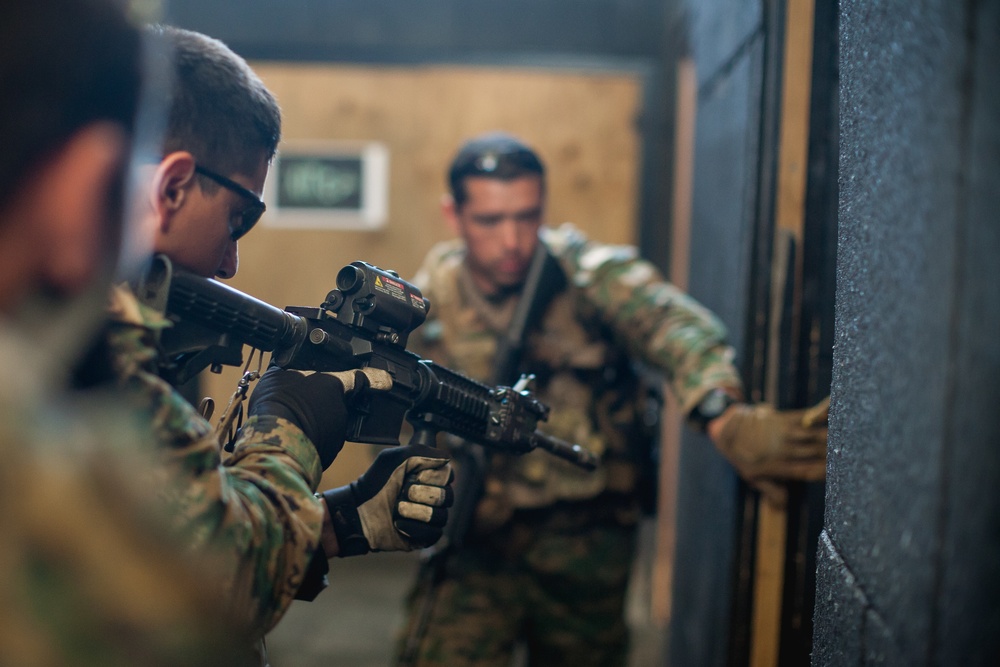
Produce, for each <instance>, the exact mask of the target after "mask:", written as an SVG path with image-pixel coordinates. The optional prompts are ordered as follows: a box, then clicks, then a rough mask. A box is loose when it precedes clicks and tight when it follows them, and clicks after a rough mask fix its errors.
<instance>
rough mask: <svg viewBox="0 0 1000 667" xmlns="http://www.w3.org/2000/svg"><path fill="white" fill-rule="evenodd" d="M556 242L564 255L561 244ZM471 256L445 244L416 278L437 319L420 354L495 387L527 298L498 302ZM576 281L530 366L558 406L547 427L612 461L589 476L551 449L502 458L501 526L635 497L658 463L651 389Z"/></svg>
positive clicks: (493, 479)
mask: <svg viewBox="0 0 1000 667" xmlns="http://www.w3.org/2000/svg"><path fill="white" fill-rule="evenodd" d="M549 246H550V249H551V250H552V251H553V254H554V255H555V256H556V257H557V259H561V258H560V257H559V254H560V247H559V245H558V243H552V242H550V243H549ZM463 258H464V250H463V248H462V246H461V244H450V245H448V246H446V247H439V248H438V249H436V252H432V255H429V256H428V261H427V262H426V263H425V264H424V267H423V268H422V270H421V273H420V274H419V275H418V276H417V278H416V281H415V282H417V284H418V285H419V286H420V287H421V289H423V290H424V295H425V296H427V297H428V299H430V301H431V309H430V317H429V320H428V322H426V323H425V324H424V325H423V326H422V327H421V328H420V329H418V330H417V331H416V332H415V336H416V338H415V339H414V340H413V343H414V344H415V347H416V348H417V349H418V351H419V352H420V354H422V355H425V356H427V357H430V358H432V359H435V360H436V361H439V362H440V363H443V364H445V365H447V366H451V367H453V368H456V369H458V370H461V371H462V372H464V373H466V374H467V375H469V376H471V377H474V378H476V379H478V380H482V381H488V380H489V379H490V376H491V374H492V368H493V363H494V356H495V354H496V349H497V339H498V337H499V336H500V335H501V334H502V333H503V332H504V331H505V328H506V326H507V323H508V322H509V319H510V316H511V314H512V312H513V308H514V305H515V303H514V302H513V301H512V300H513V299H516V298H517V297H516V296H515V297H511V299H508V301H507V302H505V303H502V304H492V303H490V302H489V301H488V300H487V299H486V298H484V297H483V296H482V295H481V294H479V293H478V292H477V291H476V288H475V287H474V286H473V284H472V281H471V277H470V275H469V273H468V270H467V269H466V268H465V264H464V262H463ZM561 263H562V262H561ZM569 282H570V284H569V285H568V286H567V288H566V289H564V290H563V291H562V292H560V293H559V294H558V295H556V296H555V297H554V298H553V299H552V301H551V302H550V304H549V306H548V308H547V309H546V311H545V313H544V315H543V317H542V319H541V322H540V326H537V327H535V329H534V330H532V331H531V332H530V333H529V334H528V336H527V341H526V343H527V344H526V345H525V352H524V355H523V360H522V369H521V370H522V372H527V373H533V374H534V375H535V376H536V390H537V393H538V396H539V398H540V399H541V400H542V401H543V402H545V403H546V404H547V405H548V406H549V407H550V408H551V414H550V417H549V420H548V422H546V423H544V424H541V425H540V426H541V428H542V429H543V430H544V431H545V432H547V433H549V434H551V435H554V436H556V437H559V438H562V439H564V440H567V441H569V442H574V443H578V444H579V445H581V446H582V447H585V448H586V449H588V450H590V451H591V452H594V453H595V454H597V455H598V456H599V457H600V458H601V461H602V463H601V466H600V467H599V468H598V469H597V470H596V471H594V472H587V471H583V470H580V469H579V468H577V467H575V466H573V465H571V464H569V463H566V462H564V461H561V460H559V459H556V458H554V457H552V456H551V455H549V454H547V453H545V452H541V451H535V452H532V453H530V454H527V455H524V456H510V457H508V456H496V457H494V459H493V465H492V466H491V474H490V478H489V479H488V480H487V483H486V488H485V496H486V497H485V499H484V503H482V505H490V506H493V505H495V506H496V513H497V516H494V517H492V518H493V519H494V520H498V521H501V522H502V519H503V515H504V514H505V513H509V512H510V511H512V510H513V509H525V508H538V507H545V506H548V505H551V504H553V503H555V502H557V501H567V500H568V501H575V500H585V499H589V498H594V497H596V496H598V495H600V494H601V493H603V492H606V491H608V492H614V493H619V494H625V495H628V494H632V493H634V491H635V488H636V480H637V473H638V464H639V462H640V461H645V460H648V453H649V448H650V446H651V437H652V433H651V430H652V429H650V427H649V425H648V420H647V419H646V414H645V403H644V399H645V395H644V392H643V383H642V382H640V380H639V377H638V376H637V374H636V373H635V372H634V371H633V369H632V366H631V363H630V360H629V358H628V356H627V355H626V354H625V352H624V350H623V349H622V348H621V347H620V346H618V345H616V344H615V342H614V338H613V335H612V333H611V331H610V330H609V329H608V328H607V327H606V326H604V325H602V324H601V322H600V318H599V317H598V316H597V315H596V314H595V313H587V312H584V310H585V308H584V306H583V305H582V301H581V300H580V299H579V298H578V294H577V290H576V288H575V287H574V285H573V284H572V281H569ZM480 514H482V507H481V509H480ZM479 518H480V519H482V517H481V516H480V517H479Z"/></svg>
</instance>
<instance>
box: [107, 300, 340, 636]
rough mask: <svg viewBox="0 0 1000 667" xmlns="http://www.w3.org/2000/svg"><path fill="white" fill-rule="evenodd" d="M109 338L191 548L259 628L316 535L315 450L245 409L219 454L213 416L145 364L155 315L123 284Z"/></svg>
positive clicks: (293, 582) (290, 429) (292, 586)
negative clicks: (234, 435) (146, 418)
mask: <svg viewBox="0 0 1000 667" xmlns="http://www.w3.org/2000/svg"><path fill="white" fill-rule="evenodd" d="M111 312H112V317H113V319H114V320H115V324H114V325H113V327H112V329H111V331H110V334H109V340H110V345H111V349H112V355H113V359H114V365H115V367H116V368H115V370H116V371H117V374H118V376H119V377H120V378H121V380H122V382H123V384H124V385H125V386H126V387H127V389H128V390H129V391H130V392H131V393H132V394H133V396H136V397H138V398H137V400H138V401H139V402H140V403H141V404H142V405H143V406H144V407H145V408H146V409H147V410H150V411H152V414H153V428H154V431H155V433H156V438H155V440H154V441H155V442H156V444H157V450H158V453H159V454H160V455H161V456H160V460H161V462H162V463H163V465H162V466H161V468H160V472H161V475H162V481H161V484H160V485H159V486H158V488H160V489H164V490H169V492H167V493H165V494H164V499H165V500H166V501H167V502H168V503H169V507H170V513H171V515H172V516H173V517H174V519H175V523H176V524H177V527H178V528H179V529H180V530H181V531H183V533H184V535H185V537H186V539H187V540H188V541H189V543H190V545H191V548H192V551H193V552H195V553H198V554H200V555H201V556H202V557H207V558H208V559H210V560H212V561H215V563H214V564H215V567H216V569H218V570H219V571H221V572H224V573H226V574H225V581H224V583H225V585H226V587H227V589H228V590H229V591H230V592H231V606H232V609H233V612H234V613H237V614H239V615H240V616H241V617H245V618H246V620H247V621H248V622H250V623H251V624H252V625H253V627H254V628H255V629H256V630H257V632H259V633H260V634H261V635H262V634H263V633H265V632H266V631H268V630H269V629H271V628H272V627H273V626H274V624H275V623H277V622H278V620H279V619H280V618H281V616H282V614H283V613H284V612H285V610H286V609H287V608H288V606H289V604H290V603H291V601H292V599H293V598H294V596H295V593H296V591H297V590H298V589H299V586H300V585H301V583H302V578H303V575H304V573H305V571H306V568H307V566H308V564H309V561H310V559H311V557H312V555H313V553H314V552H315V551H316V548H317V546H318V544H319V536H320V532H321V528H322V520H323V507H322V504H321V501H320V500H319V499H318V498H316V496H315V495H314V493H315V490H316V488H317V486H318V485H319V482H320V478H321V475H322V469H321V467H320V461H319V456H318V454H317V453H316V450H315V448H314V447H313V446H312V444H311V443H310V442H309V440H308V439H307V438H306V437H305V435H303V433H302V431H301V430H300V429H299V428H298V427H297V426H294V425H292V424H291V423H289V422H287V421H285V420H284V419H278V418H273V417H251V418H250V419H249V420H247V422H246V423H245V424H244V425H243V428H242V429H241V431H240V435H239V438H238V439H237V441H236V445H235V449H234V451H233V453H232V455H231V456H229V457H228V458H227V459H226V460H225V461H223V460H222V453H221V450H220V445H219V441H218V439H217V438H216V436H215V434H214V430H213V428H212V426H211V425H210V424H209V423H208V421H206V420H205V419H204V418H203V417H202V416H201V415H200V414H198V413H197V411H196V410H195V409H194V407H193V406H191V405H190V404H189V403H188V402H187V401H186V400H184V399H183V398H182V397H181V396H180V394H178V393H177V392H176V391H175V390H174V389H173V387H171V386H170V385H169V384H168V383H166V382H164V381H163V380H162V379H161V378H159V377H158V376H157V375H156V373H155V372H154V371H153V368H152V365H153V364H154V363H155V361H156V358H157V352H156V349H155V347H153V340H154V334H155V332H156V330H157V329H159V328H162V327H164V326H169V322H167V321H166V320H165V319H164V318H163V317H162V315H160V314H159V313H156V312H154V311H152V310H150V309H149V308H146V307H144V306H142V305H140V304H139V303H138V302H137V301H136V300H135V298H134V296H133V295H132V294H131V292H130V291H128V290H127V289H126V288H116V290H115V291H114V293H113V298H112V307H111Z"/></svg>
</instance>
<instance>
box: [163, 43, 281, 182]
mask: <svg viewBox="0 0 1000 667" xmlns="http://www.w3.org/2000/svg"><path fill="white" fill-rule="evenodd" d="M154 30H155V31H156V32H158V33H161V34H162V35H163V36H164V37H165V39H166V41H167V45H168V50H170V51H172V56H173V58H174V74H173V76H174V80H173V85H172V95H171V102H170V116H169V121H168V124H167V130H166V137H165V139H164V146H163V148H164V154H168V153H172V152H174V151H187V152H189V153H191V154H192V155H194V158H195V160H196V161H197V162H198V163H199V164H202V165H204V166H205V167H207V168H209V169H211V170H213V171H216V172H219V173H221V174H243V175H250V174H253V173H254V172H255V171H257V168H258V166H259V164H260V160H261V158H262V157H263V158H264V159H266V160H270V159H271V158H272V157H274V153H275V151H276V150H277V148H278V141H279V140H280V139H281V110H280V108H279V107H278V103H277V101H276V100H275V99H274V96H273V95H272V94H271V92H270V91H269V90H268V89H267V88H266V87H265V86H264V83H263V82H262V81H261V80H260V78H259V77H258V76H257V75H256V74H255V73H254V71H253V70H252V69H251V68H250V66H249V65H248V64H247V63H246V61H245V60H243V58H241V57H240V56H238V55H236V54H235V53H233V51H232V50H230V48H229V47H228V46H226V45H225V44H223V43H222V42H220V41H219V40H217V39H213V38H211V37H208V36H206V35H202V34H201V33H197V32H192V31H190V30H182V29H180V28H175V27H172V26H158V27H156V28H154Z"/></svg>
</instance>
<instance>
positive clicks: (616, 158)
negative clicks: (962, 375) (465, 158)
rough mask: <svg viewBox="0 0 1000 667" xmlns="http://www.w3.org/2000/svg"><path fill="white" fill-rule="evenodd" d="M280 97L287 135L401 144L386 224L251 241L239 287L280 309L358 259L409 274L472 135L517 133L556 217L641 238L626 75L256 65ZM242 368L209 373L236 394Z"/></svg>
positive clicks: (275, 233)
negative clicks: (452, 166) (541, 169)
mask: <svg viewBox="0 0 1000 667" xmlns="http://www.w3.org/2000/svg"><path fill="white" fill-rule="evenodd" d="M253 66H254V69H255V70H256V71H257V72H258V73H259V74H260V76H261V78H262V79H263V80H264V82H265V83H266V84H267V86H268V87H269V88H270V89H271V91H272V92H273V93H274V94H275V96H276V97H277V98H278V101H279V103H280V104H281V107H282V111H283V114H284V138H285V139H286V140H296V141H297V140H309V139H321V140H349V141H379V142H382V143H383V144H385V145H386V146H387V147H388V149H389V153H390V167H389V172H390V173H389V221H388V223H387V224H386V226H385V227H384V228H382V229H380V230H378V231H368V232H361V231H325V230H323V231H321V230H291V229H284V228H281V229H278V228H269V227H268V225H267V216H266V214H265V218H264V220H262V222H261V224H260V225H259V226H258V228H257V229H255V230H254V231H253V233H251V234H250V235H249V236H248V237H247V238H246V239H244V240H242V241H241V242H240V271H239V274H238V275H237V276H236V278H235V279H234V280H233V281H232V284H233V286H234V287H236V288H237V289H240V290H243V291H245V292H248V293H250V294H253V295H254V296H256V297H258V298H260V299H263V300H265V301H267V302H269V303H272V304H274V305H277V306H287V305H315V304H318V303H319V302H320V301H321V300H322V299H323V297H324V296H325V295H326V293H327V292H328V291H329V290H330V289H332V288H333V286H334V278H335V276H336V273H337V271H338V270H339V269H340V268H341V267H342V266H343V265H344V264H347V263H349V262H351V261H354V260H357V259H361V260H365V261H368V262H371V263H373V264H376V265H378V266H382V267H384V268H391V269H395V270H397V271H399V273H400V275H401V276H403V277H404V278H406V277H409V276H412V275H413V274H414V273H415V271H416V269H417V268H418V267H419V265H420V263H421V260H422V259H423V256H424V255H425V253H426V252H427V250H428V249H429V248H430V247H431V245H432V244H433V243H435V242H436V241H439V240H443V239H446V238H448V237H449V233H448V231H447V229H446V228H445V226H444V224H443V222H442V221H441V216H440V212H439V211H440V209H439V200H440V196H441V195H442V194H443V193H444V192H445V172H446V169H447V166H448V163H449V161H450V159H451V157H452V155H453V154H454V152H455V150H456V149H457V148H458V146H459V145H460V144H461V143H462V141H463V140H464V139H466V138H467V137H469V136H472V135H474V134H477V133H479V132H484V131H488V130H497V129H500V130H506V131H509V132H513V133H515V134H517V135H519V136H521V137H522V138H523V139H525V140H526V141H527V142H528V143H529V144H531V145H533V146H535V147H536V148H537V149H538V151H539V153H540V154H541V156H542V158H543V160H544V161H545V162H546V164H547V167H548V172H549V174H548V186H549V201H548V210H547V218H548V222H549V223H552V224H558V223H560V222H562V221H567V220H571V221H573V222H574V223H576V224H577V225H578V226H579V227H581V228H582V229H583V230H585V231H586V232H587V233H588V234H589V235H591V236H592V237H593V238H596V239H600V240H603V241H607V242H613V243H634V242H635V240H636V238H637V236H636V218H637V201H638V165H639V158H640V155H639V150H640V147H639V145H638V137H637V133H636V129H635V128H636V122H637V118H638V113H639V105H640V101H641V88H640V83H639V80H638V78H637V77H636V76H634V75H631V74H628V73H622V72H610V73H609V72H589V73H585V72H575V71H573V72H571V71H566V70H560V71H551V70H535V69H524V68H518V69H514V68H478V67H477V68H472V67H416V68H371V67H345V66H331V65H309V64H287V63H281V64H273V63H253ZM238 377H239V373H238V371H236V370H235V369H227V370H226V372H224V373H223V375H222V376H211V375H209V376H207V377H206V381H205V390H206V391H207V393H209V394H210V395H212V396H214V397H215V398H216V400H217V401H219V402H222V403H223V404H225V401H226V400H227V397H226V393H227V392H231V390H232V388H233V387H234V386H235V383H236V381H237V379H238ZM367 455H368V452H367V448H361V447H352V446H348V448H347V449H345V452H344V454H342V455H341V457H340V458H338V460H337V463H336V464H335V465H334V467H333V468H332V469H331V471H330V473H328V479H327V480H325V482H327V483H334V482H337V483H340V480H341V479H342V478H343V479H345V480H346V479H350V478H353V477H355V476H356V475H357V474H358V473H360V471H361V470H363V469H364V467H366V465H367V463H366V462H367Z"/></svg>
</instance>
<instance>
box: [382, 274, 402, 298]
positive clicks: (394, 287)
mask: <svg viewBox="0 0 1000 667" xmlns="http://www.w3.org/2000/svg"><path fill="white" fill-rule="evenodd" d="M375 290H376V291H378V292H382V294H387V295H389V296H391V297H392V298H393V299H399V300H400V301H406V288H405V287H403V283H401V282H398V281H396V280H393V279H392V278H384V277H382V276H375Z"/></svg>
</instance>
